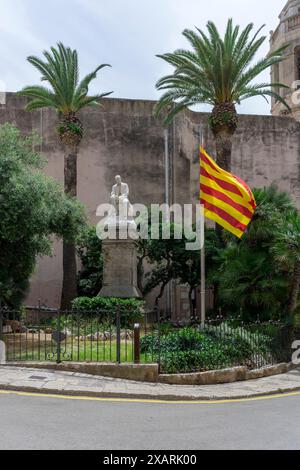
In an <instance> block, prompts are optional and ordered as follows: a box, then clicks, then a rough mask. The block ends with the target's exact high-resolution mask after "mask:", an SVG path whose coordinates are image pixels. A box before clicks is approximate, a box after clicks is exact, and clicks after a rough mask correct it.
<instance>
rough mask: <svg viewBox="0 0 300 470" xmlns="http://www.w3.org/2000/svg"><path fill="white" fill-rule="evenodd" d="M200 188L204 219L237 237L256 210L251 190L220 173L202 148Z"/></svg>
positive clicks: (228, 174) (225, 173)
mask: <svg viewBox="0 0 300 470" xmlns="http://www.w3.org/2000/svg"><path fill="white" fill-rule="evenodd" d="M200 189H201V194H200V202H201V204H203V206H204V212H205V217H207V218H208V219H211V220H213V221H215V222H217V223H218V224H219V225H221V226H222V227H223V228H225V229H226V230H228V231H229V232H231V233H233V234H234V235H235V236H237V237H238V238H241V237H242V236H243V234H244V233H245V231H246V230H247V227H248V225H249V224H250V222H251V220H252V217H253V214H254V212H255V209H256V202H255V199H254V196H253V194H252V191H251V190H250V188H249V187H248V186H247V184H246V183H245V182H244V181H243V180H241V179H240V178H238V177H237V176H235V175H233V174H231V173H229V172H227V171H225V170H222V168H220V167H219V166H218V165H217V164H216V162H215V161H214V160H213V159H212V158H210V157H209V155H208V154H207V153H206V152H205V150H204V149H203V148H202V147H201V148H200Z"/></svg>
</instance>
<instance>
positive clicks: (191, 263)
mask: <svg viewBox="0 0 300 470" xmlns="http://www.w3.org/2000/svg"><path fill="white" fill-rule="evenodd" d="M152 230H156V231H157V235H158V237H157V239H154V238H153V237H152V238H151V236H149V239H148V240H139V242H138V251H139V253H140V254H142V256H143V257H144V258H146V259H147V261H148V262H149V263H150V264H151V266H152V270H151V271H150V272H149V273H148V274H147V275H146V282H145V285H144V287H143V293H144V294H148V293H149V292H151V291H152V290H153V289H154V288H156V287H158V286H160V287H161V288H160V292H159V294H158V297H157V299H156V300H157V302H158V301H159V300H160V298H161V297H162V295H163V293H164V289H165V287H166V286H167V285H168V283H169V282H170V281H171V280H173V279H174V280H179V281H180V282H181V283H182V284H188V285H189V286H190V289H191V290H192V289H195V288H196V287H198V286H199V284H200V251H199V250H187V244H188V243H194V242H195V236H194V237H193V236H191V238H190V239H188V238H187V236H186V235H185V234H182V231H181V230H180V229H179V227H178V226H177V225H176V224H174V223H165V222H162V221H160V223H159V224H157V226H156V227H153V226H152V227H151V225H150V224H149V232H151V231H152ZM163 231H166V232H169V233H170V238H168V239H164V238H163V236H162V235H163ZM195 231H196V228H195V227H194V232H195ZM218 246H219V242H218V238H217V236H216V233H215V231H214V230H210V229H206V230H205V247H206V262H207V266H209V270H211V269H212V268H213V267H214V259H215V256H216V252H217V249H218Z"/></svg>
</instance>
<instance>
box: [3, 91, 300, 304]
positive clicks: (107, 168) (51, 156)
mask: <svg viewBox="0 0 300 470" xmlns="http://www.w3.org/2000/svg"><path fill="white" fill-rule="evenodd" d="M25 103H26V101H25V100H24V99H23V98H19V97H17V96H16V95H14V94H8V95H7V101H6V105H2V106H0V124H3V123H4V122H7V121H9V122H12V123H14V124H15V125H17V126H18V127H19V128H20V129H21V130H22V131H23V132H24V133H28V132H30V131H32V130H36V131H37V132H38V133H40V134H41V135H42V138H43V143H42V145H41V151H42V152H43V153H44V154H45V156H46V158H47V159H48V164H47V166H46V168H45V172H46V173H47V174H48V175H51V176H53V177H54V178H56V179H57V180H59V181H61V182H63V153H62V149H61V147H60V144H59V142H58V139H57V136H56V131H55V126H56V122H57V116H56V114H55V112H53V111H51V110H43V111H39V112H34V113H27V112H26V111H24V106H25ZM154 104H155V103H154V102H151V101H131V100H120V99H107V100H105V102H104V105H103V107H102V108H100V107H99V108H90V109H86V110H85V111H84V112H82V114H81V118H82V121H83V123H84V126H85V128H86V133H85V137H84V140H83V142H82V146H81V150H80V153H79V158H78V196H79V198H80V199H81V201H82V202H83V203H84V204H86V206H87V209H88V215H89V218H90V221H91V222H92V223H96V222H97V218H96V209H97V206H98V205H99V204H100V203H103V202H108V200H109V194H110V190H111V186H112V184H113V180H114V176H115V175H116V174H121V175H122V176H123V178H124V180H125V181H126V182H128V184H129V186H130V188H131V195H130V198H131V200H132V202H140V203H144V204H150V203H162V202H164V198H165V178H164V151H165V143H164V131H163V128H162V126H161V124H160V123H159V122H158V121H157V120H156V119H155V118H154V117H153V107H154ZM200 130H203V132H204V135H205V142H206V148H207V149H208V151H209V152H210V153H211V154H212V155H214V153H215V152H214V144H213V137H212V135H211V133H210V131H209V129H208V124H207V115H206V114H201V113H193V112H189V111H187V112H186V113H183V114H181V115H180V116H178V117H177V118H176V120H175V122H174V125H172V126H171V128H170V130H169V149H170V176H171V182H173V184H171V187H170V194H171V196H172V197H171V200H173V201H175V202H179V203H189V202H191V201H194V202H195V201H196V200H197V197H198V192H199V189H198V178H199V163H198V145H199V133H200ZM299 130H300V128H299V124H298V123H297V122H296V121H295V120H293V119H291V118H285V117H271V116H241V117H240V125H239V129H238V132H237V134H236V137H235V140H234V149H233V170H234V171H235V172H236V173H237V174H238V175H239V176H241V177H243V178H244V179H245V180H246V181H247V182H248V183H249V184H250V185H251V186H260V187H263V186H268V185H269V184H271V183H276V184H277V185H278V186H279V187H280V188H281V189H284V190H286V191H288V192H290V193H291V194H292V195H293V197H294V198H295V200H296V201H297V204H298V207H299V208H300V186H299V181H300V177H299V171H300V140H299V136H300V132H299ZM61 282H62V250H61V243H59V242H56V243H55V249H54V255H53V257H52V258H44V259H42V260H40V262H39V264H38V267H37V270H36V273H35V275H34V277H33V279H32V282H31V291H30V293H29V296H28V299H27V302H28V303H30V304H37V302H38V299H40V300H41V302H42V304H46V305H48V306H54V307H55V306H57V305H58V304H59V299H60V290H61ZM184 295H185V294H184V293H183V295H182V302H183V303H186V299H184Z"/></svg>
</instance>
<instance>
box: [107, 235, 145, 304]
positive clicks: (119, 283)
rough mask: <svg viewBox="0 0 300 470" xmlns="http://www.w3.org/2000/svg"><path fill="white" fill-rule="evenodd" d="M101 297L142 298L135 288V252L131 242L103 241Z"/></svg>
mask: <svg viewBox="0 0 300 470" xmlns="http://www.w3.org/2000/svg"><path fill="white" fill-rule="evenodd" d="M102 252H103V258H104V266H103V287H102V289H101V291H100V293H99V296H101V297H119V298H121V299H128V298H132V297H133V298H137V299H140V298H142V294H141V292H140V291H139V289H138V287H137V252H136V245H135V242H134V241H133V240H130V239H128V240H103V242H102Z"/></svg>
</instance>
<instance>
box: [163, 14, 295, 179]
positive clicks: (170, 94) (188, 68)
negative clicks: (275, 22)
mask: <svg viewBox="0 0 300 470" xmlns="http://www.w3.org/2000/svg"><path fill="white" fill-rule="evenodd" d="M253 27H254V26H253V24H252V23H251V24H249V25H248V26H247V27H246V28H245V29H244V30H243V31H242V32H240V27H239V26H235V27H233V22H232V19H230V20H229V21H228V24H227V30H226V33H225V36H224V39H222V38H221V36H220V34H219V32H218V30H217V27H216V26H215V24H214V23H212V22H208V24H207V29H208V35H207V34H205V33H204V32H203V31H201V30H200V29H198V28H196V29H197V32H195V31H192V30H189V29H186V30H185V31H184V32H183V35H184V36H185V37H186V39H187V40H188V41H189V42H190V44H191V46H192V50H185V49H179V50H176V51H175V52H174V53H168V54H163V55H158V57H159V58H161V59H163V60H164V61H165V62H167V63H168V64H170V65H171V66H173V67H175V71H174V73H173V74H171V75H167V76H164V77H163V78H161V79H160V80H159V81H158V83H157V85H156V87H157V89H158V90H164V94H163V96H162V97H161V98H160V100H159V102H158V104H157V107H156V115H157V116H158V115H160V114H161V113H162V112H163V111H166V115H165V119H164V123H165V125H168V124H170V122H171V121H172V120H173V118H174V116H175V115H176V114H178V113H179V112H180V111H182V110H183V109H185V108H187V107H189V106H193V105H196V104H199V103H207V104H209V105H211V106H212V107H213V110H212V114H211V117H210V127H211V130H212V132H213V134H214V136H215V141H216V150H217V163H218V164H219V165H220V166H221V167H223V168H224V169H225V170H229V171H230V169H231V150H232V137H233V134H234V133H235V131H236V129H237V125H238V116H237V112H236V104H240V103H241V101H243V100H245V99H248V98H251V97H254V96H262V97H263V98H265V99H266V100H267V97H275V98H276V99H277V100H278V101H281V102H282V103H283V104H284V105H285V106H286V107H287V108H288V109H290V108H289V106H288V105H287V103H286V101H285V100H284V99H283V98H282V97H281V96H280V95H279V94H278V93H277V92H276V89H278V88H281V87H285V88H287V87H286V86H285V85H283V84H281V83H259V84H257V83H253V80H254V79H256V78H257V76H258V75H260V73H261V72H263V71H264V70H266V69H268V68H269V67H271V66H273V65H274V64H277V63H279V62H280V61H282V60H283V51H284V50H285V48H286V47H287V46H285V47H282V48H280V49H278V50H277V51H274V52H272V53H270V54H269V55H268V56H267V57H265V58H263V59H261V60H259V61H258V62H257V63H256V64H254V65H251V64H252V62H253V59H254V57H255V55H256V53H257V52H258V50H259V49H260V47H261V45H262V44H263V42H264V41H265V39H266V36H260V32H261V30H262V28H263V26H262V27H261V28H260V29H259V30H258V31H257V32H256V33H255V34H251V33H252V30H253Z"/></svg>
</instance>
